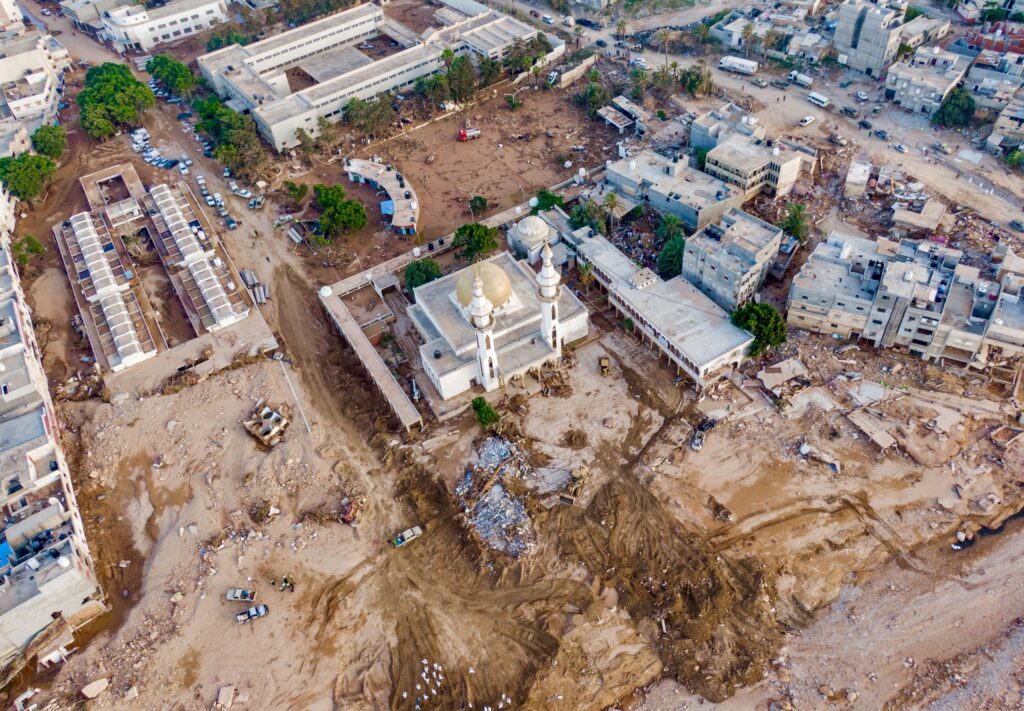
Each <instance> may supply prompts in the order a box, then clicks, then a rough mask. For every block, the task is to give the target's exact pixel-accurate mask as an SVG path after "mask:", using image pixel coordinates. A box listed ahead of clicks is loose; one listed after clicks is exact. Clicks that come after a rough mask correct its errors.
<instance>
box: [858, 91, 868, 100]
mask: <svg viewBox="0 0 1024 711" xmlns="http://www.w3.org/2000/svg"><path fill="white" fill-rule="evenodd" d="M867 100H868V95H867V94H866V93H864V92H863V91H858V92H857V101H867Z"/></svg>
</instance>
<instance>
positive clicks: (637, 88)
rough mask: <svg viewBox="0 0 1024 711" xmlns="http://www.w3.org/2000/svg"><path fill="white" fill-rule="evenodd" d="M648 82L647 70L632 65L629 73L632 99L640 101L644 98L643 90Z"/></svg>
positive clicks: (649, 79)
mask: <svg viewBox="0 0 1024 711" xmlns="http://www.w3.org/2000/svg"><path fill="white" fill-rule="evenodd" d="M650 83H651V78H650V77H649V76H648V74H647V70H646V69H644V68H642V67H634V68H633V70H632V71H630V73H629V84H630V87H631V93H632V95H633V99H634V100H636V101H641V102H642V101H643V100H644V91H645V90H646V89H647V87H648V85H649V84H650Z"/></svg>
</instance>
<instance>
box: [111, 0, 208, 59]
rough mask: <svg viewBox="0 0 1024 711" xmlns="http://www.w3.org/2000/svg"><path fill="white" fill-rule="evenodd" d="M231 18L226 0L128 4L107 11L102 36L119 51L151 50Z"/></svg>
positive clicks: (181, 0) (179, 0)
mask: <svg viewBox="0 0 1024 711" xmlns="http://www.w3.org/2000/svg"><path fill="white" fill-rule="evenodd" d="M227 19H228V10H227V5H226V3H225V2H224V0H174V2H169V3H167V4H166V5H164V6H162V7H157V8H153V9H152V10H147V9H146V7H145V5H124V6H122V7H116V8H113V9H110V10H107V11H106V12H104V13H103V15H102V17H101V21H102V23H103V28H104V30H103V33H102V35H103V36H104V37H105V38H106V39H109V40H110V41H111V42H113V43H114V47H115V48H116V49H117V50H118V51H119V52H148V51H149V50H150V49H152V48H153V47H155V46H156V45H158V44H161V43H163V42H174V41H175V40H179V39H183V38H185V37H190V36H191V35H194V34H197V33H199V32H203V31H204V30H208V29H210V28H211V27H213V26H214V25H217V24H219V23H221V22H226V21H227Z"/></svg>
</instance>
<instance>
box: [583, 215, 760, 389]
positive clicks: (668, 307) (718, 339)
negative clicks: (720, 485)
mask: <svg viewBox="0 0 1024 711" xmlns="http://www.w3.org/2000/svg"><path fill="white" fill-rule="evenodd" d="M576 258H577V260H578V261H579V262H580V263H583V264H590V265H591V273H592V274H593V275H594V280H595V282H596V283H597V284H598V286H599V287H600V288H601V289H602V290H603V291H606V292H607V294H608V302H609V303H610V304H611V305H612V307H614V308H615V310H616V311H617V312H618V313H619V314H620V316H621V317H622V318H623V319H629V320H630V321H631V322H632V324H633V332H634V333H635V334H636V335H638V336H640V337H641V339H642V340H643V342H644V343H645V344H646V345H647V346H648V347H650V348H651V349H653V350H656V351H658V352H660V353H661V354H663V355H664V356H666V357H667V358H668V360H669V362H670V363H672V365H673V367H674V368H675V369H676V373H685V374H686V375H687V376H688V377H689V378H691V379H692V380H693V381H694V383H695V384H696V388H697V390H698V391H701V390H704V389H705V388H707V387H708V386H709V385H711V384H712V383H714V382H715V381H716V380H718V379H719V378H722V377H725V376H727V375H728V373H729V371H730V370H731V369H732V368H734V367H738V366H739V365H741V364H742V363H743V361H744V360H745V359H746V356H747V352H748V351H749V350H750V344H751V343H753V340H754V337H753V336H752V335H751V334H749V333H747V332H746V331H744V330H743V329H740V328H737V327H736V326H734V325H733V324H732V322H731V321H730V320H729V314H727V313H726V312H725V311H723V310H722V309H721V308H720V307H719V306H718V305H717V304H715V302H714V301H712V300H711V299H710V298H708V297H707V296H705V295H704V294H703V293H701V292H700V291H699V290H698V289H697V288H696V287H695V286H693V284H691V283H690V282H688V281H687V280H686V279H684V278H683V277H681V276H677V277H674V278H672V279H669V280H668V281H665V280H663V279H662V278H661V277H659V276H658V275H657V274H655V273H654V272H652V271H651V270H650V269H638V268H637V266H636V265H635V264H634V263H633V260H632V259H630V258H629V257H628V256H626V255H625V254H623V253H622V252H621V251H619V249H618V248H617V247H616V246H615V245H613V244H612V243H611V242H609V241H608V240H607V239H605V238H604V237H602V236H601V235H593V236H591V237H588V238H585V239H582V240H580V243H579V244H578V245H577V247H576Z"/></svg>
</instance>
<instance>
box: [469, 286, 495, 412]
mask: <svg viewBox="0 0 1024 711" xmlns="http://www.w3.org/2000/svg"><path fill="white" fill-rule="evenodd" d="M466 308H467V310H468V311H469V317H470V319H471V320H472V322H473V328H475V329H476V363H477V368H478V369H479V371H480V377H479V378H477V382H479V383H480V384H481V385H482V386H483V387H484V390H486V391H487V392H490V391H492V390H494V389H496V388H497V387H498V353H497V351H495V350H494V337H493V333H494V316H493V312H494V305H493V304H492V303H491V302H490V300H488V298H487V297H486V296H484V283H483V282H482V281H481V280H480V273H479V272H477V273H476V274H475V275H474V277H473V299H472V301H470V302H469V306H467V307H466Z"/></svg>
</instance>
